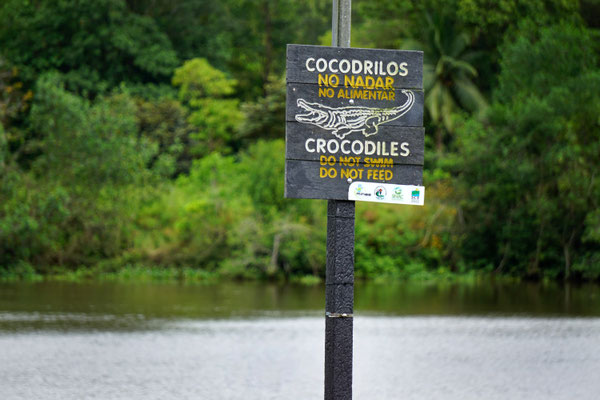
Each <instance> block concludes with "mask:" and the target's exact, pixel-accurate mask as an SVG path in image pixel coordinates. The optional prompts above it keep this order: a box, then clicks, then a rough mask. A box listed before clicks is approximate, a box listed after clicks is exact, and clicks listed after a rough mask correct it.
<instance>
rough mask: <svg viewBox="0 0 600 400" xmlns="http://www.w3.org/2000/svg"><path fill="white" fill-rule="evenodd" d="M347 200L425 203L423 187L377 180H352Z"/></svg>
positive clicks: (419, 204) (414, 204)
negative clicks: (378, 181)
mask: <svg viewBox="0 0 600 400" xmlns="http://www.w3.org/2000/svg"><path fill="white" fill-rule="evenodd" d="M348 200H355V201H372V202H374V203H392V204H408V205H413V206H422V205H424V204H425V187H424V186H414V185H394V184H389V183H377V182H352V184H351V185H350V188H349V189H348Z"/></svg>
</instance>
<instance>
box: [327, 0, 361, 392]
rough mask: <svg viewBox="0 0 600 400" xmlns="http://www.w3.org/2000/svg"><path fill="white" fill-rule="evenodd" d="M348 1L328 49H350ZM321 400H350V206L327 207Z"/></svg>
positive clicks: (339, 7) (341, 0) (337, 14)
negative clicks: (323, 391) (323, 370)
mask: <svg viewBox="0 0 600 400" xmlns="http://www.w3.org/2000/svg"><path fill="white" fill-rule="evenodd" d="M351 4H352V0H333V18H332V22H331V30H332V36H333V37H332V43H331V45H332V46H335V47H350V14H351ZM326 268H327V270H326V279H325V285H326V289H325V290H326V291H325V400H351V399H352V329H353V316H352V313H353V311H354V202H353V201H344V200H329V201H328V203H327V266H326Z"/></svg>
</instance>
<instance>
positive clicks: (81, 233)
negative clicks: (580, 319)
mask: <svg viewBox="0 0 600 400" xmlns="http://www.w3.org/2000/svg"><path fill="white" fill-rule="evenodd" d="M352 7H353V15H352V46H353V47H366V48H389V49H415V50H423V51H424V52H425V61H424V63H425V66H424V67H425V96H426V98H425V127H426V153H425V154H426V156H425V157H426V161H425V172H424V185H425V187H426V188H427V198H426V205H425V206H424V207H409V206H395V205H377V206H375V205H373V204H369V203H357V217H356V256H355V258H356V275H357V277H359V278H369V279H418V280H427V279H452V277H455V276H480V275H486V276H487V275H496V276H503V277H509V278H511V279H512V278H515V279H533V280H598V279H600V208H599V202H600V177H599V176H597V175H598V173H599V172H600V69H599V55H600V40H599V39H600V35H599V30H598V28H599V27H600V1H599V0H581V1H576V0H498V1H488V0H418V1H417V0H414V1H408V0H405V1H402V0H395V1H393V0H379V1H371V0H354V1H353V4H352ZM330 26H331V2H330V1H325V0H306V1H294V0H220V1H214V0H146V1H142V0H128V1H125V0H93V1H92V0H4V1H3V2H2V4H1V5H0V279H42V277H48V276H63V277H65V276H66V277H69V279H86V278H97V277H113V278H133V279H135V278H136V277H140V278H141V277H148V276H150V277H151V278H152V279H184V280H205V279H211V278H214V277H219V278H221V277H222V278H226V279H277V280H279V279H284V280H293V279H300V280H304V281H307V282H309V281H318V280H319V277H322V276H323V275H324V270H325V255H326V254H325V239H326V202H325V201H322V200H291V199H285V198H284V196H283V183H284V147H285V146H284V135H285V133H284V132H285V127H284V108H285V76H284V73H285V71H284V69H285V49H286V44H288V43H297V44H321V45H330V43H331V31H330Z"/></svg>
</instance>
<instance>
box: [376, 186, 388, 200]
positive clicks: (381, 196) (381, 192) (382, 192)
mask: <svg viewBox="0 0 600 400" xmlns="http://www.w3.org/2000/svg"><path fill="white" fill-rule="evenodd" d="M386 194H387V192H386V190H385V188H384V187H383V186H377V187H376V188H375V196H376V197H377V198H378V199H379V200H383V199H385V195H386Z"/></svg>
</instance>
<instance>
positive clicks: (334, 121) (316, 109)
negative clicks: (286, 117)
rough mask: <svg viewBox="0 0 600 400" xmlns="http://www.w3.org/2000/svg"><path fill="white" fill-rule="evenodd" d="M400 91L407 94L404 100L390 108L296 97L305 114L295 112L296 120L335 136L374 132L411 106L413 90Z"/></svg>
mask: <svg viewBox="0 0 600 400" xmlns="http://www.w3.org/2000/svg"><path fill="white" fill-rule="evenodd" d="M402 93H404V94H405V95H406V97H407V100H406V103H404V104H402V105H401V106H398V107H394V108H370V107H358V106H356V107H352V106H350V107H339V108H333V107H328V106H325V105H323V104H319V103H309V102H307V101H306V100H304V99H298V101H297V105H298V107H300V108H302V109H303V110H304V111H306V112H307V113H306V114H296V121H298V122H301V123H304V124H312V125H316V126H318V127H320V128H323V129H325V130H328V131H331V133H333V134H334V135H335V136H336V137H337V138H339V139H343V138H345V137H346V136H347V135H349V134H350V133H352V132H362V134H363V135H365V136H371V135H375V134H376V133H377V131H378V129H379V125H381V124H385V123H386V122H390V121H393V120H396V119H398V118H400V117H401V116H403V115H404V114H406V113H407V112H408V111H409V110H410V109H411V108H412V106H413V104H414V102H415V95H414V93H413V92H412V91H410V90H402Z"/></svg>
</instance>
